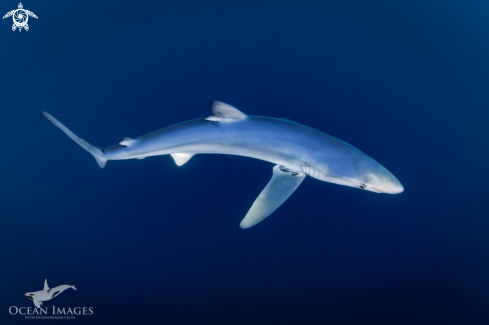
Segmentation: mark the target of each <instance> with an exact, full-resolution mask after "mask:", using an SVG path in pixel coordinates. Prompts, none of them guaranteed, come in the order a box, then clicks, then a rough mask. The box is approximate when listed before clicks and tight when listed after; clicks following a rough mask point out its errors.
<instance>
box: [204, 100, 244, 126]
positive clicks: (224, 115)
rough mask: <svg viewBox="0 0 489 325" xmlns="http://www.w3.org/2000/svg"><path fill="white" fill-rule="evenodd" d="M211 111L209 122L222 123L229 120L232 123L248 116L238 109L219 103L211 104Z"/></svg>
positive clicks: (207, 118)
mask: <svg viewBox="0 0 489 325" xmlns="http://www.w3.org/2000/svg"><path fill="white" fill-rule="evenodd" d="M211 111H212V115H211V116H209V117H206V120H207V121H214V122H221V121H226V120H227V121H229V122H230V121H232V120H241V119H244V118H246V116H247V115H246V114H244V113H243V112H241V111H240V110H239V109H237V108H236V107H233V106H231V105H228V104H226V103H223V102H218V101H214V102H211Z"/></svg>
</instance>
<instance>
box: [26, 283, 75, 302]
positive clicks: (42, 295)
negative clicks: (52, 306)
mask: <svg viewBox="0 0 489 325" xmlns="http://www.w3.org/2000/svg"><path fill="white" fill-rule="evenodd" d="M69 288H71V289H74V290H76V288H75V286H70V285H67V284H63V285H60V286H57V287H54V288H49V286H48V280H47V279H46V280H44V290H41V291H35V292H28V293H26V294H25V296H26V297H27V298H28V299H30V300H32V302H33V303H34V305H36V307H37V308H41V305H42V302H43V301H48V300H51V299H53V298H55V297H57V296H58V295H59V294H60V293H62V292H63V291H65V290H66V289H69Z"/></svg>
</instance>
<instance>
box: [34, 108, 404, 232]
mask: <svg viewBox="0 0 489 325" xmlns="http://www.w3.org/2000/svg"><path fill="white" fill-rule="evenodd" d="M211 110H212V112H213V115H211V116H209V117H207V118H205V119H195V120H191V121H187V122H183V123H179V124H175V125H172V126H169V127H166V128H163V129H160V130H157V131H154V132H151V133H148V134H146V135H143V136H140V137H138V138H136V139H130V138H123V141H121V142H120V143H119V144H118V145H115V146H111V147H107V148H105V149H99V148H97V147H94V146H92V145H91V144H89V143H87V142H85V141H84V140H82V139H80V138H79V137H78V136H76V135H75V134H73V133H72V132H71V131H70V130H68V129H67V128H66V127H65V126H63V125H62V124H61V123H60V122H59V121H57V120H56V119H55V118H54V117H52V116H51V115H49V114H48V113H42V114H43V115H44V116H45V117H46V118H47V119H48V120H49V121H51V122H52V123H53V124H54V125H55V126H57V127H59V128H60V129H61V130H62V131H63V132H64V133H65V134H66V135H68V136H69V137H70V138H71V139H73V140H74V141H75V142H77V143H78V144H79V145H80V146H82V147H83V148H84V149H86V150H87V151H89V152H90V153H91V154H92V155H93V156H94V157H95V159H96V160H97V162H98V163H99V165H100V167H104V166H105V163H106V162H107V160H123V159H134V158H136V159H143V158H146V157H150V156H159V155H168V154H170V155H172V157H173V158H174V160H175V162H176V164H177V165H179V166H180V165H183V164H184V163H186V162H187V161H188V160H189V159H190V158H191V157H192V156H193V155H195V154H203V153H214V154H228V155H238V156H245V157H251V158H256V159H260V160H264V161H268V162H271V163H273V164H276V165H277V166H276V168H274V176H273V177H272V180H271V181H270V183H269V184H268V185H267V187H266V188H265V189H264V190H263V192H262V193H261V194H260V196H259V197H258V199H257V200H256V201H255V203H254V204H253V206H252V208H251V209H250V211H249V212H248V214H247V216H246V217H245V219H243V221H242V222H241V227H242V228H248V227H251V226H253V225H255V224H256V223H258V222H260V221H261V220H263V219H264V218H266V217H267V216H268V215H269V214H270V213H272V212H273V211H274V210H275V209H276V208H278V207H279V206H280V205H281V204H282V203H283V202H284V201H285V200H286V199H287V198H288V197H289V196H290V195H291V194H292V193H293V192H294V190H295V189H296V188H297V187H298V186H299V185H300V183H301V182H302V180H303V179H304V177H305V176H306V175H307V176H311V177H313V178H316V179H319V180H322V181H325V182H331V183H335V184H341V185H346V186H351V187H357V188H361V189H365V190H369V191H373V192H378V193H390V194H396V193H400V192H402V191H403V187H402V185H401V183H400V182H399V181H398V180H397V178H396V177H395V176H394V175H392V174H391V173H390V172H389V171H388V170H387V169H385V168H384V167H383V166H382V165H380V164H379V163H378V162H376V161H375V160H374V159H372V158H371V157H369V156H368V155H366V154H365V153H363V152H361V151H360V150H358V149H357V148H355V147H353V146H351V145H349V144H348V143H346V142H344V141H341V140H339V139H336V138H334V137H332V136H329V135H327V134H325V133H323V132H320V131H318V130H315V129H312V128H309V127H307V126H304V125H301V124H298V123H295V122H292V121H290V120H286V119H277V118H271V117H263V116H247V115H245V114H243V113H242V112H240V111H239V110H238V109H236V108H234V107H232V106H229V105H227V104H224V103H221V102H213V103H211Z"/></svg>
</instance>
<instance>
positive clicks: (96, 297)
mask: <svg viewBox="0 0 489 325" xmlns="http://www.w3.org/2000/svg"><path fill="white" fill-rule="evenodd" d="M17 5H18V3H17V2H14V1H1V2H0V9H1V10H0V11H2V12H4V13H6V12H8V11H10V10H13V9H16V8H17ZM23 5H24V8H25V9H28V10H31V11H33V12H35V13H36V14H37V16H38V17H39V19H34V18H29V21H28V23H29V26H30V30H29V31H25V30H23V31H22V32H21V33H19V32H18V31H15V32H12V30H11V26H12V19H11V18H6V19H4V20H2V21H1V25H0V39H1V52H0V53H1V56H0V59H1V61H0V62H1V71H0V103H1V110H0V139H1V145H0V148H1V155H0V166H1V170H2V173H1V176H0V197H1V204H0V247H1V249H0V279H1V280H2V284H1V286H0V323H1V324H21V323H22V324H23V323H26V322H27V323H30V324H32V323H33V322H48V321H41V320H26V319H24V317H23V316H20V315H15V316H13V315H10V314H9V307H11V306H17V307H34V306H33V304H32V302H31V301H29V300H27V299H26V298H25V297H24V294H25V293H26V292H31V291H37V290H42V288H43V283H44V279H47V280H48V283H49V285H50V286H57V285H61V284H70V285H75V286H76V288H77V289H78V290H77V291H74V290H71V289H70V290H67V291H65V292H63V293H62V294H61V295H60V296H59V297H57V298H56V299H54V300H51V301H48V302H45V305H44V306H47V307H49V308H52V306H56V307H65V308H69V307H71V308H73V307H77V306H80V307H84V306H87V307H93V310H94V314H93V315H90V316H76V319H75V320H56V322H58V323H61V322H78V323H80V322H82V323H87V324H88V323H89V324H150V323H151V324H152V323H156V324H358V325H360V324H362V325H363V324H488V323H489V313H488V304H489V257H488V256H489V239H488V238H489V236H488V235H489V204H488V194H489V190H488V186H489V173H488V160H489V159H488V158H489V154H488V148H489V137H488V135H489V133H488V125H489V110H488V107H489V91H488V89H489V4H488V3H487V1H482V0H466V1H454V0H444V1H440V0H438V1H434V0H425V1H420V0H414V1H413V0H411V1H386V0H384V1H380V0H371V1H361V0H345V1H329V0H328V1H296V2H293V1H263V0H262V1H185V0H184V1H175V2H169V1H152V0H149V1H138V2H128V1H112V0H108V1H69V2H54V1H26V2H23ZM2 15H3V13H2ZM211 100H221V101H224V102H227V103H229V104H231V105H234V106H236V107H237V108H239V109H241V110H242V111H243V112H245V113H247V114H254V115H265V116H272V117H285V118H289V119H292V120H294V121H297V122H299V123H302V124H305V125H308V126H311V127H314V128H316V129H318V130H321V131H323V132H326V133H328V134H330V135H333V136H335V137H338V138H340V139H342V140H344V141H347V142H349V143H351V144H352V145H354V146H356V147H357V148H359V149H360V150H362V151H364V152H366V153H367V154H369V155H370V156H372V157H373V158H375V159H376V160H378V161H379V162H380V163H381V164H383V165H384V166H386V167H387V168H388V169H389V170H390V171H391V172H392V173H393V174H394V175H396V176H397V177H398V178H399V180H400V181H401V182H402V183H403V185H404V187H405V191H404V193H402V194H399V195H385V194H375V193H371V192H365V191H360V190H357V189H353V188H348V187H343V186H339V185H334V184H330V183H324V182H320V181H318V180H315V179H312V178H308V179H306V180H305V181H304V182H303V184H302V185H301V186H300V187H299V189H298V190H297V191H296V192H295V193H294V194H293V195H292V196H291V197H290V199H289V200H287V201H286V202H285V203H284V205H283V206H282V207H280V208H279V209H278V210H277V211H276V212H275V213H274V214H272V215H271V216H270V217H269V218H267V219H266V220H265V221H263V222H262V223H260V224H258V225H257V226H255V227H252V228H250V229H247V230H242V229H240V227H239V222H240V221H241V219H242V218H243V217H244V215H245V214H246V212H247V211H248V209H249V207H250V206H251V204H252V203H253V201H254V200H255V198H256V197H257V196H258V194H259V193H260V191H261V190H262V189H263V188H264V186H265V185H266V184H267V182H268V181H269V179H270V177H271V171H272V165H271V164H270V163H266V162H263V161H258V160H253V159H249V158H243V157H234V156H224V155H197V156H195V157H194V158H192V159H191V160H190V161H189V162H188V163H187V164H185V165H184V166H182V167H177V166H176V165H175V164H174V162H173V160H172V159H171V157H169V156H160V157H154V158H147V159H144V160H128V161H109V162H108V163H107V166H106V167H105V168H104V169H100V168H99V167H98V165H97V164H96V162H95V161H94V159H93V158H92V157H91V156H90V155H89V154H88V153H86V152H85V151H84V150H82V149H81V148H80V147H78V146H77V145H76V144H75V143H73V142H72V141H71V140H70V139H68V138H67V137H66V136H64V135H63V134H62V133H61V132H60V131H59V130H57V129H56V128H54V127H53V126H52V125H51V124H50V123H49V122H47V121H46V120H45V119H44V118H43V117H42V116H40V115H39V111H48V112H50V113H51V114H53V115H54V116H55V117H57V118H58V119H59V120H60V121H61V122H63V123H64V124H65V125H66V126H67V127H69V128H70V129H71V130H73V131H74V132H75V133H77V134H78V135H79V136H81V137H82V138H84V139H86V140H87V141H89V142H91V143H93V144H95V145H98V146H101V147H103V146H108V145H113V144H115V143H118V142H119V141H120V139H121V138H122V137H123V136H126V137H137V136H139V135H142V134H144V133H147V132H150V131H153V130H155V129H158V128H161V127H165V126H168V125H171V124H174V123H177V122H181V121H185V120H189V119H193V118H198V117H204V116H207V115H209V114H210V113H209V102H210V101H211ZM44 306H43V307H44ZM53 321H54V320H53Z"/></svg>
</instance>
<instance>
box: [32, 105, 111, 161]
mask: <svg viewBox="0 0 489 325" xmlns="http://www.w3.org/2000/svg"><path fill="white" fill-rule="evenodd" d="M41 115H42V116H44V117H45V118H46V119H47V120H48V121H49V122H51V123H53V125H54V126H55V127H57V128H59V129H60V130H61V131H63V133H64V134H66V135H67V136H68V137H69V138H70V139H71V140H73V141H75V142H76V143H78V145H79V146H80V147H82V148H83V149H85V150H86V151H88V152H89V153H91V154H92V156H93V157H94V158H95V160H96V161H97V163H98V165H99V166H100V168H104V167H105V164H106V163H107V159H105V158H104V153H103V151H102V150H101V149H100V148H97V147H95V146H94V145H91V144H90V143H88V142H86V141H85V140H83V139H82V138H80V137H78V136H77V135H76V134H74V133H73V132H71V131H70V130H68V128H67V127H66V126H64V125H63V124H61V122H60V121H58V120H57V119H55V118H54V117H53V116H52V115H51V114H49V113H46V112H41Z"/></svg>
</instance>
